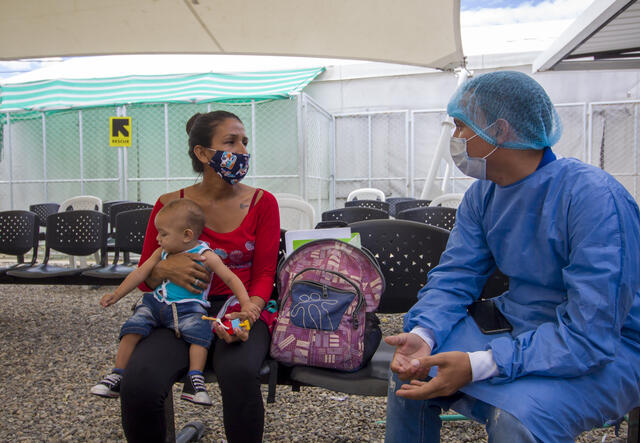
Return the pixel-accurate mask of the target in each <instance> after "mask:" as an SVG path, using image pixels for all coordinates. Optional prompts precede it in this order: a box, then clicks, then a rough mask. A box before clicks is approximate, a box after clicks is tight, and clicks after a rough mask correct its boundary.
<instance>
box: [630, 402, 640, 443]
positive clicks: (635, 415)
mask: <svg viewBox="0 0 640 443" xmlns="http://www.w3.org/2000/svg"><path fill="white" fill-rule="evenodd" d="M639 422H640V408H635V409H633V410H632V411H631V412H629V430H628V432H627V443H640V432H639V428H638V423H639Z"/></svg>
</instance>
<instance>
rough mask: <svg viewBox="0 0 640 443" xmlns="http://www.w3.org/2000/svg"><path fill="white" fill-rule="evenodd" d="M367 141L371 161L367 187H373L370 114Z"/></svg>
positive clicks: (369, 162)
mask: <svg viewBox="0 0 640 443" xmlns="http://www.w3.org/2000/svg"><path fill="white" fill-rule="evenodd" d="M367 139H368V145H367V149H368V153H369V161H368V165H367V166H368V181H367V183H368V186H367V187H369V188H370V187H371V186H372V184H371V175H372V174H373V143H372V140H371V114H369V116H367Z"/></svg>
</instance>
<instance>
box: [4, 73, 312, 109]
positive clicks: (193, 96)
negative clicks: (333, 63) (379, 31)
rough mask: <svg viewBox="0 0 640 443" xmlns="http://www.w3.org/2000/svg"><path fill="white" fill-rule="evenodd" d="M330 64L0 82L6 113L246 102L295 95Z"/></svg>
mask: <svg viewBox="0 0 640 443" xmlns="http://www.w3.org/2000/svg"><path fill="white" fill-rule="evenodd" d="M323 71H324V68H313V69H299V70H289V71H271V72H252V73H236V74H216V73H206V74H178V75H160V76H156V75H153V76H128V77H114V78H106V79H86V80H43V81H34V82H28V83H15V84H11V83H7V84H0V112H12V111H45V110H53V109H69V108H85V107H93V106H104V105H125V104H131V103H206V102H233V103H246V102H250V101H252V100H256V101H259V100H269V99H283V98H289V97H290V96H291V95H293V94H297V93H299V92H300V91H302V89H303V88H304V87H305V86H307V85H308V84H309V82H311V81H312V80H313V79H314V78H315V77H316V76H318V75H319V74H320V73H322V72H323Z"/></svg>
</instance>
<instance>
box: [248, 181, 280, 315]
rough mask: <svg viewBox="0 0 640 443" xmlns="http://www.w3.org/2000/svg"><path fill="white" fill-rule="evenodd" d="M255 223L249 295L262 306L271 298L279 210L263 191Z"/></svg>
mask: <svg viewBox="0 0 640 443" xmlns="http://www.w3.org/2000/svg"><path fill="white" fill-rule="evenodd" d="M256 204H257V205H258V204H259V205H260V207H259V208H256V209H260V212H259V213H258V215H257V218H258V219H257V223H256V240H255V249H254V251H253V263H252V265H251V280H250V283H249V295H250V296H251V301H252V302H253V303H255V304H258V303H260V304H259V306H260V307H261V308H263V307H264V306H265V305H266V303H267V302H268V301H269V299H270V298H271V293H272V292H273V281H274V279H275V275H276V266H277V264H278V248H279V246H280V211H279V210H278V202H277V201H276V199H275V197H274V196H273V195H271V194H269V193H268V192H263V193H262V196H261V198H260V201H259V202H258V203H256Z"/></svg>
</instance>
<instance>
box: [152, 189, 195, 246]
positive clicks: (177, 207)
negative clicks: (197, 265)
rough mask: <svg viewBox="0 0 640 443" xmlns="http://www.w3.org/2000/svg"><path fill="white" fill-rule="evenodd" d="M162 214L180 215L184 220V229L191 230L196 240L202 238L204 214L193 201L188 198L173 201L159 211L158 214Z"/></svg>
mask: <svg viewBox="0 0 640 443" xmlns="http://www.w3.org/2000/svg"><path fill="white" fill-rule="evenodd" d="M161 212H167V213H168V212H173V213H176V214H180V215H181V216H182V218H183V220H184V229H191V230H192V231H193V236H194V238H196V239H197V238H198V237H200V234H202V230H203V229H204V212H203V211H202V208H200V206H198V204H197V203H196V202H194V201H193V200H189V199H188V198H178V199H176V200H171V201H170V202H169V203H167V204H166V205H164V206H163V208H162V209H160V211H158V214H160V213H161Z"/></svg>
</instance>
